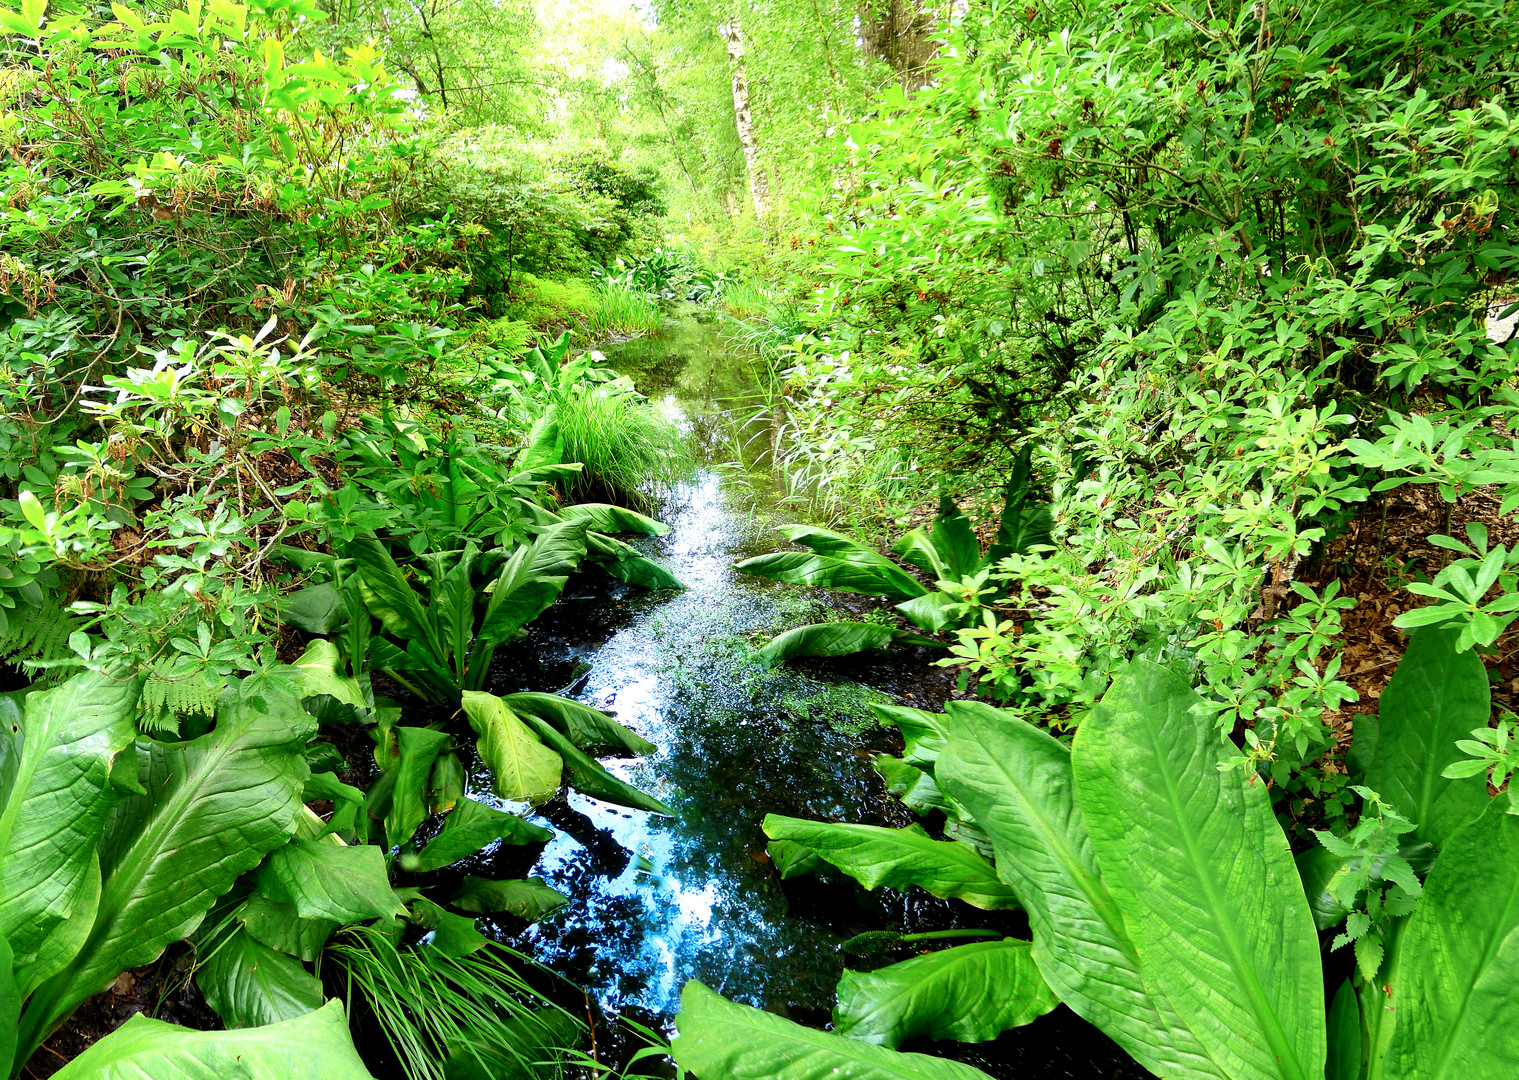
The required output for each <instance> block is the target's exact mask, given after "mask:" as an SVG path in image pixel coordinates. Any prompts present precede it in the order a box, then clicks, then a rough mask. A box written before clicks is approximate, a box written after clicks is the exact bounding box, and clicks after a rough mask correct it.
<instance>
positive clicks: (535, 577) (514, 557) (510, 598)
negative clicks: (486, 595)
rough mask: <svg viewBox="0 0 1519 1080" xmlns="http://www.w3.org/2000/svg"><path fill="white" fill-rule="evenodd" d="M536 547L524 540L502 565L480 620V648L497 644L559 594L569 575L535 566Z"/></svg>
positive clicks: (524, 624) (508, 638)
mask: <svg viewBox="0 0 1519 1080" xmlns="http://www.w3.org/2000/svg"><path fill="white" fill-rule="evenodd" d="M533 554H534V552H533V547H532V545H527V544H524V545H523V546H522V547H519V548H518V549H517V550H516V551H514V552H512V554H511V557H510V558H509V559H507V560H506V563H505V564H504V565H503V566H502V567H501V573H500V574H499V575H497V577H496V585H495V588H494V589H493V590H492V591H491V598H490V601H489V602H488V603H487V604H486V611H485V618H484V620H483V621H482V622H481V624H480V631H479V634H478V642H477V648H479V647H487V648H489V647H494V646H496V645H500V644H501V643H502V642H505V641H510V640H511V638H512V636H513V635H515V634H516V633H517V631H518V630H521V629H522V628H523V627H524V626H526V625H527V624H528V623H530V622H532V621H533V620H534V619H536V618H537V617H538V616H539V615H541V614H543V612H544V611H545V610H546V609H547V608H548V606H549V605H550V604H552V603H553V602H554V600H555V599H556V598H557V597H558V596H559V593H560V591H561V590H562V589H563V588H564V583H565V582H566V581H568V580H569V579H568V578H566V577H565V576H564V575H562V574H557V575H555V574H550V575H545V574H543V573H540V572H539V571H537V570H535V569H534V568H533Z"/></svg>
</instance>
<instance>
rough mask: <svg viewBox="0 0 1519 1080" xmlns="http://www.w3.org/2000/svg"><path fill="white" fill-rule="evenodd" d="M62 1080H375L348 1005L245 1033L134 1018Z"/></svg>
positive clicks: (69, 1066) (82, 1058) (62, 1075)
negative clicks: (358, 1046)
mask: <svg viewBox="0 0 1519 1080" xmlns="http://www.w3.org/2000/svg"><path fill="white" fill-rule="evenodd" d="M53 1075H54V1076H55V1077H57V1078H58V1080H145V1078H147V1077H153V1078H155V1080H169V1078H171V1077H172V1078H173V1080H229V1078H231V1077H236V1078H237V1080H373V1078H372V1077H371V1076H370V1075H369V1071H368V1070H367V1069H365V1068H364V1063H363V1062H362V1061H360V1060H359V1054H358V1051H356V1050H355V1049H354V1048H353V1039H352V1037H351V1036H350V1035H349V1034H348V1021H347V1019H346V1018H345V1017H344V1015H343V1004H342V1002H340V1001H330V1002H328V1003H327V1004H326V1005H324V1006H322V1007H321V1008H320V1009H318V1010H316V1011H315V1012H311V1013H307V1014H306V1015H305V1016H300V1017H297V1018H296V1019H294V1020H286V1021H285V1022H283V1023H280V1024H272V1025H270V1026H268V1027H261V1028H250V1029H248V1030H245V1031H192V1030H191V1029H189V1028H182V1027H176V1026H174V1025H173V1024H165V1023H163V1022H162V1021H160V1020H149V1019H148V1018H147V1017H146V1016H142V1015H140V1014H139V1015H137V1016H134V1017H132V1018H131V1019H130V1020H128V1021H127V1022H126V1023H125V1024H123V1025H121V1027H119V1028H117V1029H116V1030H115V1031H114V1032H112V1033H111V1034H110V1035H107V1036H106V1037H105V1038H103V1039H101V1040H100V1041H99V1042H97V1043H95V1045H93V1046H91V1047H90V1048H89V1049H87V1050H86V1051H85V1052H84V1053H82V1054H80V1055H79V1056H78V1057H77V1058H75V1059H74V1060H73V1061H71V1062H69V1063H68V1064H67V1065H65V1066H64V1067H63V1068H62V1069H60V1070H59V1071H58V1072H56V1073H54V1074H53Z"/></svg>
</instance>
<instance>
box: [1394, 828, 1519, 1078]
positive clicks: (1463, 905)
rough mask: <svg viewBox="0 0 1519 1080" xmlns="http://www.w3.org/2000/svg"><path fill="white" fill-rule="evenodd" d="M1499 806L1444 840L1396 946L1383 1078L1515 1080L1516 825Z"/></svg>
mask: <svg viewBox="0 0 1519 1080" xmlns="http://www.w3.org/2000/svg"><path fill="white" fill-rule="evenodd" d="M1505 801H1506V800H1501V799H1498V800H1491V801H1490V805H1489V806H1488V808H1487V810H1486V812H1484V813H1483V814H1482V815H1481V816H1480V817H1478V818H1477V820H1476V821H1474V822H1472V823H1471V824H1469V825H1467V826H1466V827H1465V828H1462V829H1459V830H1457V831H1456V832H1455V833H1454V834H1453V835H1451V836H1450V837H1449V838H1447V840H1446V842H1445V849H1444V850H1443V851H1442V852H1441V853H1440V857H1439V858H1438V859H1437V860H1436V861H1435V866H1434V869H1433V870H1432V871H1430V875H1429V879H1428V880H1427V881H1426V882H1425V883H1424V897H1423V899H1422V900H1420V901H1419V906H1418V908H1416V909H1415V911H1414V913H1413V915H1412V916H1411V917H1410V919H1409V921H1408V926H1407V929H1406V931H1405V937H1404V939H1403V941H1402V952H1403V958H1402V971H1401V973H1400V985H1399V986H1398V997H1399V1000H1400V1001H1401V1002H1402V1006H1401V1008H1400V1009H1399V1010H1398V1013H1399V1015H1398V1025H1397V1031H1396V1033H1395V1034H1394V1035H1393V1038H1392V1046H1391V1048H1390V1049H1389V1051H1388V1061H1387V1067H1386V1069H1385V1070H1384V1075H1386V1076H1389V1077H1397V1078H1398V1080H1512V1078H1513V1077H1515V1076H1519V993H1515V988H1514V980H1515V973H1516V972H1519V869H1516V868H1519V817H1516V816H1514V815H1513V814H1509V813H1505V810H1506V809H1507V808H1506V807H1505V806H1504V805H1503V803H1504V802H1505Z"/></svg>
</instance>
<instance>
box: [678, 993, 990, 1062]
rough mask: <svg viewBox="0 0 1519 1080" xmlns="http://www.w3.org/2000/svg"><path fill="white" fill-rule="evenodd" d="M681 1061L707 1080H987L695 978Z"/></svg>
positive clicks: (683, 1022)
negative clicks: (763, 1006)
mask: <svg viewBox="0 0 1519 1080" xmlns="http://www.w3.org/2000/svg"><path fill="white" fill-rule="evenodd" d="M675 1022H676V1025H677V1026H678V1027H679V1029H680V1035H679V1037H678V1038H676V1039H675V1041H674V1042H673V1043H672V1044H671V1046H670V1050H671V1053H672V1054H673V1055H674V1057H675V1061H676V1063H677V1064H678V1065H679V1066H680V1067H681V1068H682V1069H683V1070H685V1071H686V1072H688V1073H690V1074H692V1075H693V1076H698V1077H700V1078H701V1080H986V1074H985V1073H984V1072H982V1071H981V1070H979V1069H973V1068H971V1067H970V1066H969V1065H961V1064H960V1063H959V1062H958V1061H948V1060H946V1059H944V1058H936V1057H928V1056H927V1055H925V1054H901V1053H897V1052H896V1051H893V1050H887V1049H886V1048H885V1047H882V1046H874V1045H872V1044H871V1043H867V1042H860V1041H859V1040H858V1039H846V1038H845V1037H844V1036H842V1035H833V1034H830V1033H828V1032H824V1031H814V1030H813V1029H812V1028H806V1027H802V1026H801V1025H800V1024H794V1023H792V1022H791V1021H790V1020H783V1019H782V1018H781V1017H779V1016H775V1015H773V1014H771V1013H767V1012H761V1011H760V1010H759V1009H751V1008H749V1007H748V1006H747V1005H735V1004H734V1003H733V1002H731V1001H724V1000H723V999H722V998H721V997H719V996H718V995H717V994H715V993H713V992H712V991H711V990H708V989H707V988H706V987H705V986H703V985H702V984H701V983H699V982H696V981H695V980H692V981H691V982H688V983H686V988H685V989H684V990H683V991H681V995H680V1015H679V1016H678V1017H676V1021H675Z"/></svg>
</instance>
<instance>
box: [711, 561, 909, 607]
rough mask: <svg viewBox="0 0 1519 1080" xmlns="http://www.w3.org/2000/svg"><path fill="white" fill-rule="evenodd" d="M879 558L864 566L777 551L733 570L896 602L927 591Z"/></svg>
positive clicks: (741, 564) (789, 583)
mask: <svg viewBox="0 0 1519 1080" xmlns="http://www.w3.org/2000/svg"><path fill="white" fill-rule="evenodd" d="M871 554H872V555H874V554H875V553H874V552H871ZM876 559H878V560H879V562H869V563H866V564H865V565H861V564H859V563H856V562H845V561H843V560H841V559H830V558H828V557H827V556H824V555H813V554H809V553H807V552H804V551H776V552H772V553H771V554H769V555H756V556H755V557H754V558H752V559H745V560H744V561H743V562H741V563H739V564H738V565H737V566H735V567H734V569H735V570H737V571H738V572H739V573H741V574H753V575H755V576H756V577H762V578H769V579H770V580H771V581H780V582H784V583H786V584H788V585H815V586H822V587H825V588H829V589H840V590H843V591H844V592H857V593H865V594H866V595H868V596H886V597H890V598H891V599H893V600H911V599H912V598H913V597H914V596H922V595H923V594H924V593H925V592H927V591H928V590H927V589H925V588H924V587H923V586H922V585H921V584H920V583H919V582H918V580H917V579H916V578H915V577H913V576H912V575H911V574H909V573H908V572H907V571H905V570H903V569H902V568H901V567H900V566H898V565H897V564H896V563H894V562H892V561H890V560H889V559H883V558H881V557H880V556H879V555H877V556H876Z"/></svg>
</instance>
